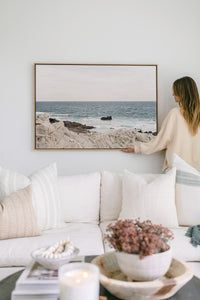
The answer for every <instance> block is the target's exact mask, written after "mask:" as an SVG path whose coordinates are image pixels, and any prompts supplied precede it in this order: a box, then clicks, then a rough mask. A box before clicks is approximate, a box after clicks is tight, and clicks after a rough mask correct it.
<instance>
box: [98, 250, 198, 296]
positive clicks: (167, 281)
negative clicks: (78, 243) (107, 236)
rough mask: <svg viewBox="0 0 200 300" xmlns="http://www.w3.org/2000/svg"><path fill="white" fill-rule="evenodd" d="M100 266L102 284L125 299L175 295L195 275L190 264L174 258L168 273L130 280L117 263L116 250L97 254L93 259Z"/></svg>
mask: <svg viewBox="0 0 200 300" xmlns="http://www.w3.org/2000/svg"><path fill="white" fill-rule="evenodd" d="M92 263H93V264H95V265H96V266H98V267H99V270H100V282H101V284H102V285H103V286H104V287H105V288H106V289H107V290H108V291H109V292H110V293H111V294H113V295H115V296H116V297H118V298H119V299H124V300H141V299H145V300H158V299H167V298H169V297H171V296H173V295H174V294H175V293H176V292H177V291H178V290H179V289H180V288H181V287H182V286H183V285H185V284H186V283H187V282H188V281H189V280H190V279H191V278H192V276H193V273H192V272H191V270H190V269H189V268H188V266H187V265H186V264H185V263H184V262H182V261H179V260H177V259H174V258H173V259H172V263H171V265H170V268H169V270H168V271H167V273H166V274H165V275H164V276H163V277H160V278H158V279H156V280H152V281H143V282H142V281H140V282H137V281H128V278H127V276H125V275H124V274H123V273H122V272H121V270H120V268H119V265H118V263H117V259H116V256H115V254H114V252H109V253H106V254H103V255H100V256H97V257H96V258H95V259H93V261H92Z"/></svg>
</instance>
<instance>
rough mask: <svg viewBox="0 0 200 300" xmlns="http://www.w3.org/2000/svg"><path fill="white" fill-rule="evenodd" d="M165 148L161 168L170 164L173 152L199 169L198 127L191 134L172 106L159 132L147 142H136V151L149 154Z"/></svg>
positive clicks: (177, 110) (179, 114)
mask: <svg viewBox="0 0 200 300" xmlns="http://www.w3.org/2000/svg"><path fill="white" fill-rule="evenodd" d="M164 149H166V154H165V161H164V166H163V169H166V168H168V167H169V168H170V167H171V166H172V156H173V153H176V154H178V155H179V156H180V157H181V158H182V159H184V160H185V161H186V162H187V163H188V164H190V165H191V166H193V167H194V168H196V169H197V170H200V128H199V130H198V132H197V134H196V135H194V136H192V135H191V133H190V131H189V128H188V125H187V122H186V121H185V119H184V117H183V116H182V114H181V112H180V109H179V108H177V107H176V108H173V109H172V110H171V111H170V112H169V113H168V115H167V117H166V118H165V120H164V122H163V124H162V127H161V129H160V132H159V133H158V135H157V136H156V137H155V138H154V139H153V140H152V141H151V142H149V143H138V144H137V145H136V146H135V152H136V153H144V154H151V153H154V152H157V151H160V150H164Z"/></svg>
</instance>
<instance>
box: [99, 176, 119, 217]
mask: <svg viewBox="0 0 200 300" xmlns="http://www.w3.org/2000/svg"><path fill="white" fill-rule="evenodd" d="M100 205H101V208H100V216H101V222H104V221H110V220H116V219H118V217H119V214H120V211H121V206H122V175H121V174H117V173H113V172H109V171H103V172H102V173H101V204H100Z"/></svg>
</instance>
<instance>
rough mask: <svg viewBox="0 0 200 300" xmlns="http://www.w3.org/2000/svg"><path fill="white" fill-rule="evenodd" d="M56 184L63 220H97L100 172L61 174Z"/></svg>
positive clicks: (90, 221)
mask: <svg viewBox="0 0 200 300" xmlns="http://www.w3.org/2000/svg"><path fill="white" fill-rule="evenodd" d="M58 186H59V192H60V200H61V211H62V220H63V221H64V222H86V223H94V224H97V223H98V222H99V205H100V173H98V172H95V173H89V174H82V175H72V176H61V177H59V180H58Z"/></svg>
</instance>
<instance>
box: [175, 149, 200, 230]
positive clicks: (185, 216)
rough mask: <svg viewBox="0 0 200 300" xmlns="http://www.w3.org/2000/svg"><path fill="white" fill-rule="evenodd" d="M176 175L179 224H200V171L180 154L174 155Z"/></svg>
mask: <svg viewBox="0 0 200 300" xmlns="http://www.w3.org/2000/svg"><path fill="white" fill-rule="evenodd" d="M173 166H174V167H176V168H177V175H176V207H177V214H178V222H179V225H183V226H193V225H198V224H200V172H198V171H197V170H196V169H194V168H193V167H192V166H190V165H189V164H188V163H186V162H185V161H184V160H183V159H181V158H180V157H179V156H178V155H176V154H174V156H173Z"/></svg>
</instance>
